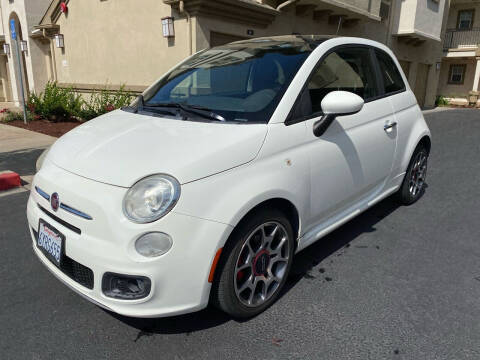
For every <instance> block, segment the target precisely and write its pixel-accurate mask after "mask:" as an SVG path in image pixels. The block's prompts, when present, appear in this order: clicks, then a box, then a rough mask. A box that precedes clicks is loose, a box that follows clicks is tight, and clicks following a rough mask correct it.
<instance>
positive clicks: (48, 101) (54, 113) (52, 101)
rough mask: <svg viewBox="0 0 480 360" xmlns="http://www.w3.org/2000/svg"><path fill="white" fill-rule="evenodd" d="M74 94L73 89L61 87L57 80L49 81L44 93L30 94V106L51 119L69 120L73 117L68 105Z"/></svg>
mask: <svg viewBox="0 0 480 360" xmlns="http://www.w3.org/2000/svg"><path fill="white" fill-rule="evenodd" d="M72 94H73V91H72V90H71V89H64V88H60V87H58V86H57V83H56V82H48V83H47V85H46V86H45V90H44V92H43V93H40V94H39V95H37V94H35V93H32V94H31V95H30V96H29V98H28V101H27V104H28V108H29V110H30V111H31V112H33V113H35V114H36V115H39V116H41V117H42V118H45V119H48V120H50V121H54V122H57V121H68V120H70V118H71V113H70V112H69V109H68V106H69V101H70V98H71V96H72Z"/></svg>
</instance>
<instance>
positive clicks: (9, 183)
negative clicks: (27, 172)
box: [0, 172, 21, 191]
mask: <svg viewBox="0 0 480 360" xmlns="http://www.w3.org/2000/svg"><path fill="white" fill-rule="evenodd" d="M19 186H21V182H20V175H18V174H17V173H14V172H7V173H3V174H0V191H1V190H8V189H12V188H15V187H19Z"/></svg>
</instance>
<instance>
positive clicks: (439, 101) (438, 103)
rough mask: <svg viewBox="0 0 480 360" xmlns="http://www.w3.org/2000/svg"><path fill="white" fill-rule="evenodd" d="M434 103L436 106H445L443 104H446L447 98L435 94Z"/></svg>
mask: <svg viewBox="0 0 480 360" xmlns="http://www.w3.org/2000/svg"><path fill="white" fill-rule="evenodd" d="M435 105H436V106H445V105H448V100H447V99H446V98H445V97H443V96H441V95H440V96H437V98H436V99H435Z"/></svg>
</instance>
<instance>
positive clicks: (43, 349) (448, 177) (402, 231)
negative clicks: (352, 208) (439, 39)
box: [0, 109, 480, 360]
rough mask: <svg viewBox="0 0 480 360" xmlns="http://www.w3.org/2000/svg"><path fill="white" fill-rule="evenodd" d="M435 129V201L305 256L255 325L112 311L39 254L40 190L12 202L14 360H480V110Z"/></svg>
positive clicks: (8, 328)
mask: <svg viewBox="0 0 480 360" xmlns="http://www.w3.org/2000/svg"><path fill="white" fill-rule="evenodd" d="M425 117H426V119H427V121H428V124H429V126H430V128H431V131H432V137H433V139H432V153H431V156H430V160H429V172H428V176H427V183H428V188H427V190H426V193H425V195H424V197H423V198H422V199H420V201H419V202H417V203H416V204H414V205H412V206H409V207H399V206H398V205H397V204H396V203H395V202H394V201H393V200H392V199H386V200H384V201H383V202H381V203H380V204H378V205H377V206H375V207H373V208H372V209H370V210H369V211H367V212H366V213H364V214H362V215H360V216H359V217H357V218H356V219H354V220H352V221H350V222H349V223H347V224H346V225H344V226H342V227H341V228H340V229H338V230H336V231H335V232H333V233H331V234H330V235H328V236H327V237H325V238H324V239H322V240H321V241H319V242H317V243H316V244H314V245H313V246H310V247H309V248H307V249H305V250H304V251H302V252H301V253H299V254H298V255H297V257H296V259H295V263H294V268H293V274H292V275H291V277H290V278H289V281H288V284H287V289H286V290H285V291H284V293H283V295H282V296H281V298H280V299H279V300H278V301H277V302H276V303H275V304H274V305H273V306H272V307H271V308H269V309H268V310H267V311H266V312H265V313H263V314H261V315H259V316H258V317H256V318H254V319H250V320H248V321H243V322H238V321H235V320H232V319H231V318H229V317H227V316H226V315H224V314H223V313H221V312H219V311H217V310H215V309H207V310H204V311H201V312H199V313H195V314H190V315H184V316H178V317H173V318H163V319H133V318H125V317H121V316H118V315H116V314H112V313H109V312H107V311H105V310H102V309H101V308H99V307H97V306H95V305H93V304H91V303H89V302H88V301H86V300H84V299H83V298H81V297H80V296H78V295H77V294H75V293H74V292H72V291H71V290H70V289H68V288H67V287H66V286H64V285H63V284H61V283H60V282H59V281H58V280H56V278H54V277H53V276H52V275H51V274H50V273H49V272H48V270H47V269H46V268H45V267H44V266H43V265H41V264H40V262H39V261H38V260H37V259H36V257H35V256H34V254H33V252H32V249H31V239H30V237H29V233H28V228H27V221H26V217H25V207H26V202H27V198H28V192H21V193H16V194H12V195H7V196H0V244H1V246H2V249H1V251H0V254H1V257H2V261H1V263H0V278H1V279H2V281H3V286H2V289H1V292H0V309H1V310H0V359H4V360H6V359H35V360H39V359H215V358H216V359H223V358H229V359H231V360H233V359H287V358H288V359H480V321H479V319H480V200H479V198H480V111H479V110H470V109H449V110H444V111H432V112H428V113H427V114H425ZM39 153H40V151H39V150H32V151H22V152H17V153H2V154H0V170H3V169H4V167H5V169H7V167H8V169H9V170H14V171H18V172H21V175H28V174H27V173H28V172H33V169H34V164H35V160H36V157H37V156H38V155H39ZM179 286H181V284H179Z"/></svg>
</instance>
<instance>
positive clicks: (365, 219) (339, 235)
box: [280, 197, 400, 297]
mask: <svg viewBox="0 0 480 360" xmlns="http://www.w3.org/2000/svg"><path fill="white" fill-rule="evenodd" d="M399 207H400V204H399V203H398V201H397V200H396V199H395V198H394V197H388V198H386V199H384V200H382V201H381V202H379V203H378V204H376V205H375V206H373V207H371V208H370V209H368V210H367V211H365V212H363V213H362V214H360V215H358V216H357V217H355V218H353V219H352V220H350V221H349V222H347V223H346V224H344V225H343V226H341V227H339V228H338V229H336V230H334V231H332V232H331V233H330V234H328V235H326V236H324V237H323V238H322V239H321V240H319V241H317V242H315V243H313V244H312V245H310V246H308V247H307V248H305V249H303V250H301V251H300V252H298V253H297V254H296V255H295V257H294V259H293V264H292V268H291V270H290V276H289V278H288V280H287V282H286V284H285V286H284V287H283V289H282V292H281V294H280V297H282V296H284V295H285V294H286V293H287V292H288V291H289V290H290V289H292V288H293V287H294V286H295V285H296V284H297V283H298V282H299V281H300V280H301V279H302V278H313V276H312V275H310V271H311V270H312V269H313V268H314V267H315V266H317V265H318V264H320V263H321V262H323V261H324V260H325V259H327V258H329V257H331V256H332V255H333V254H337V256H341V255H342V254H343V253H342V252H341V251H340V250H341V249H342V248H344V249H347V248H348V247H350V243H351V242H352V241H353V240H355V239H356V238H357V237H358V236H360V235H361V234H365V233H372V232H374V231H376V230H377V229H376V228H375V225H376V224H377V223H378V222H380V221H381V220H382V219H384V218H385V217H387V216H388V215H390V214H391V213H393V212H394V211H395V210H396V209H398V208H399ZM326 279H327V281H329V279H328V278H327V277H326ZM330 280H331V279H330Z"/></svg>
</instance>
